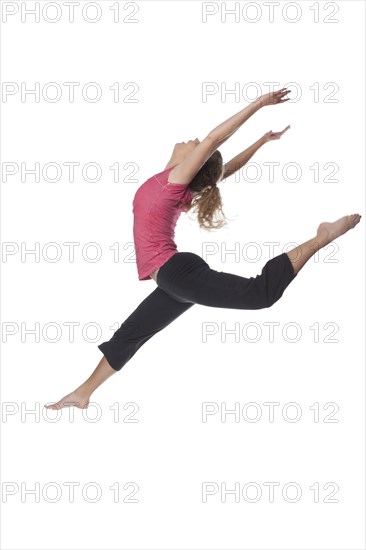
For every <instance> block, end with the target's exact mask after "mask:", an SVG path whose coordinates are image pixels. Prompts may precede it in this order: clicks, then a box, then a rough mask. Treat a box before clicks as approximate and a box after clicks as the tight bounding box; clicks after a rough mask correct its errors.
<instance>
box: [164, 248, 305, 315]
mask: <svg viewBox="0 0 366 550" xmlns="http://www.w3.org/2000/svg"><path fill="white" fill-rule="evenodd" d="M295 277H296V274H295V272H294V268H293V265H292V263H291V261H290V259H289V257H288V255H287V254H286V253H283V254H281V255H279V256H276V257H275V258H272V259H271V260H269V261H268V262H267V263H266V264H265V266H264V267H263V269H262V272H261V274H260V275H257V276H256V277H249V278H246V277H242V276H239V275H235V274H233V273H226V272H224V271H216V270H215V269H211V268H210V266H209V265H208V264H207V262H205V261H204V260H203V259H202V258H201V257H200V256H198V255H197V254H193V253H191V252H178V253H176V254H175V255H174V256H173V257H172V258H171V259H170V260H169V263H167V264H165V265H164V266H163V267H162V268H160V270H159V273H158V279H157V283H158V285H159V286H160V287H161V288H162V289H163V290H165V291H166V292H171V293H172V295H173V296H175V297H177V298H180V299H186V300H189V301H191V302H193V303H195V304H200V305H204V306H211V307H219V308H229V309H262V308H267V307H270V306H271V305H273V304H274V303H275V302H277V300H279V298H281V296H282V294H283V292H284V291H285V289H286V288H287V286H288V285H289V284H290V283H291V281H292V280H293V279H294V278H295Z"/></svg>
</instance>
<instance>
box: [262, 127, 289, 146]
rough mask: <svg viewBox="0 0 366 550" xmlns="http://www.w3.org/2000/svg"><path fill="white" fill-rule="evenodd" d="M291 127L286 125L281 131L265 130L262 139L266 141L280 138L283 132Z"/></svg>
mask: <svg viewBox="0 0 366 550" xmlns="http://www.w3.org/2000/svg"><path fill="white" fill-rule="evenodd" d="M289 128H291V126H290V125H288V126H286V128H285V129H284V130H282V132H272V130H270V131H269V132H267V133H266V134H264V136H263V139H264V141H265V142H267V141H272V140H274V139H280V137H281V136H282V135H283V134H284V133H285V132H287V130H288V129H289Z"/></svg>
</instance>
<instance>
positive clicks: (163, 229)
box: [133, 166, 192, 281]
mask: <svg viewBox="0 0 366 550" xmlns="http://www.w3.org/2000/svg"><path fill="white" fill-rule="evenodd" d="M173 168H175V167H174V166H172V167H171V168H168V169H167V170H164V171H163V172H159V173H158V174H155V175H154V176H152V177H151V178H149V179H148V180H147V181H145V183H143V184H142V185H140V187H139V188H138V189H137V191H136V193H135V196H134V199H133V216H134V218H133V238H134V242H135V254H136V266H137V272H138V278H139V280H140V281H147V280H149V279H150V273H152V272H153V271H155V270H156V269H158V267H161V266H162V265H163V264H164V263H165V262H167V261H168V260H169V258H171V257H172V256H173V254H176V253H177V252H178V250H177V245H176V244H175V242H174V236H175V226H176V224H177V221H178V218H179V216H180V214H181V212H183V211H186V210H187V208H186V203H188V202H189V201H190V200H191V198H192V193H191V190H190V189H189V184H187V185H183V184H180V183H168V177H169V174H170V172H171V171H172V170H173Z"/></svg>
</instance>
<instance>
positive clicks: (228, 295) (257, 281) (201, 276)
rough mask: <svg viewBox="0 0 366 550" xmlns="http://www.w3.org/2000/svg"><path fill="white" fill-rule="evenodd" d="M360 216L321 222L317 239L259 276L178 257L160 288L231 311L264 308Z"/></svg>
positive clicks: (271, 263) (276, 259)
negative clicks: (219, 268)
mask: <svg viewBox="0 0 366 550" xmlns="http://www.w3.org/2000/svg"><path fill="white" fill-rule="evenodd" d="M360 218H361V216H359V214H353V215H351V216H343V217H342V218H340V219H339V220H337V221H335V222H333V223H328V222H324V223H321V224H320V225H319V227H318V230H317V234H316V237H314V238H312V239H309V240H308V241H306V242H304V243H303V244H301V245H300V246H297V247H296V248H294V249H293V250H291V251H289V252H287V253H285V252H284V253H283V254H280V255H279V256H275V257H274V258H272V259H271V260H269V261H268V262H267V263H266V264H265V266H264V267H263V269H262V273H261V274H260V275H257V276H256V277H250V278H246V277H243V276H239V275H235V274H233V273H226V272H223V271H216V270H215V269H211V268H210V266H209V265H208V264H207V262H205V261H204V260H203V258H201V257H200V256H198V255H197V254H194V253H192V252H180V253H178V254H175V255H174V256H173V257H172V258H171V259H170V260H169V261H168V262H167V263H166V264H164V265H163V266H162V267H161V268H160V270H159V272H158V279H157V282H158V285H159V286H160V287H161V288H162V289H163V290H165V291H166V292H168V291H169V292H171V293H172V294H173V295H174V296H176V297H177V298H184V299H187V300H189V301H191V302H193V303H195V304H200V305H204V306H210V307H219V308H229V309H263V308H268V307H271V306H272V305H273V304H274V303H275V302H277V300H279V299H280V298H281V296H282V295H283V293H284V291H285V289H286V288H287V287H288V285H289V284H290V283H291V281H292V280H293V279H294V278H295V277H296V276H297V273H298V272H299V271H300V269H301V268H302V267H303V266H304V265H305V263H306V262H307V261H308V260H309V258H310V257H311V256H312V255H313V254H315V252H316V251H317V250H319V248H321V247H323V246H326V245H327V244H329V243H330V242H332V241H333V240H334V239H336V238H337V237H339V236H340V235H342V234H343V233H345V232H346V231H348V230H349V229H351V228H352V227H355V225H356V224H357V223H358V222H359V221H360Z"/></svg>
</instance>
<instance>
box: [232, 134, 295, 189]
mask: <svg viewBox="0 0 366 550" xmlns="http://www.w3.org/2000/svg"><path fill="white" fill-rule="evenodd" d="M289 128H290V125H289V126H286V128H285V129H284V130H282V132H272V130H271V131H269V132H267V133H266V134H264V136H262V137H261V138H259V139H258V140H257V141H255V142H254V143H253V144H252V145H251V146H250V147H248V148H247V149H245V150H244V151H242V152H241V153H239V154H238V155H236V157H234V158H233V159H231V160H230V161H229V162H227V163H226V164H225V169H224V174H223V176H222V179H223V180H224V179H226V178H228V177H230V176H232V175H233V174H234V173H235V172H236V171H237V170H240V168H242V167H243V166H245V164H246V163H247V162H249V160H250V159H251V158H252V156H253V155H254V153H256V152H257V151H258V149H259V148H260V147H262V145H264V144H265V143H267V142H268V141H272V140H274V139H280V137H281V136H282V135H283V134H284V133H285V132H286V131H287V130H288V129H289Z"/></svg>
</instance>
